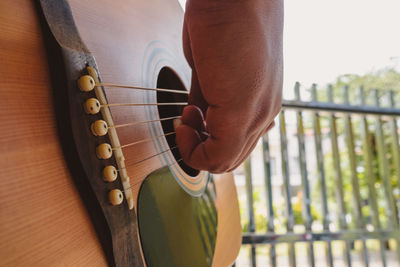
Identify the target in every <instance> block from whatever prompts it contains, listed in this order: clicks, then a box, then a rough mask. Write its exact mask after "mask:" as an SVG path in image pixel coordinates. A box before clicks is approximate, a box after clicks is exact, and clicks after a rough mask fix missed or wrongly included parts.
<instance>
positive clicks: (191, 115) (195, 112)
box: [181, 105, 206, 132]
mask: <svg viewBox="0 0 400 267" xmlns="http://www.w3.org/2000/svg"><path fill="white" fill-rule="evenodd" d="M181 120H182V123H183V124H186V125H188V126H190V127H192V128H193V129H195V130H197V131H198V132H204V131H205V130H206V127H205V124H204V116H203V112H202V111H201V110H200V108H198V107H196V106H194V105H189V106H186V107H185V108H184V109H183V112H182V117H181Z"/></svg>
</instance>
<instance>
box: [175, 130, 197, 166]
mask: <svg viewBox="0 0 400 267" xmlns="http://www.w3.org/2000/svg"><path fill="white" fill-rule="evenodd" d="M199 143H201V138H200V135H199V134H198V132H197V131H196V130H194V129H193V128H191V127H190V126H188V125H185V124H181V125H180V126H179V127H177V129H176V144H177V145H178V149H179V152H180V154H181V156H182V159H183V161H184V162H185V163H186V164H188V165H189V166H190V165H191V164H190V161H191V156H192V153H193V150H194V149H195V148H196V146H197V145H198V144H199Z"/></svg>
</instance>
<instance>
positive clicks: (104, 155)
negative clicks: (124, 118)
mask: <svg viewBox="0 0 400 267" xmlns="http://www.w3.org/2000/svg"><path fill="white" fill-rule="evenodd" d="M96 154H97V157H98V158H99V159H109V158H111V156H112V148H111V146H110V145H109V144H107V143H103V144H100V145H98V146H97V147H96Z"/></svg>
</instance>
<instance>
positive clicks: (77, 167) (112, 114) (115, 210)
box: [0, 0, 241, 267]
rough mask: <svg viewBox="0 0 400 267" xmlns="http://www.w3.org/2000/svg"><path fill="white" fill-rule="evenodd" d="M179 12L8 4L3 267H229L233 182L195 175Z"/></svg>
mask: <svg viewBox="0 0 400 267" xmlns="http://www.w3.org/2000/svg"><path fill="white" fill-rule="evenodd" d="M182 21H183V12H182V9H181V7H180V6H179V3H178V1H176V0H151V1H150V0H135V1H133V0H129V1H127V0H113V1H109V0H108V1H106V0H96V1H82V0H73V1H72V0H71V1H68V2H66V1H65V0H41V1H39V0H38V1H29V0H2V1H0V63H1V64H0V78H1V79H0V92H1V93H0V109H1V112H0V118H1V120H0V121H1V124H0V129H1V134H0V166H1V183H2V185H1V187H0V266H105V265H109V266H185V267H187V266H218V267H220V266H229V265H231V264H232V263H233V262H234V260H235V258H236V255H237V253H238V250H239V248H240V244H241V227H240V221H239V211H238V202H237V195H236V189H235V186H234V183H233V178H232V175H231V174H224V175H219V176H217V175H211V174H210V173H207V172H204V171H198V170H195V169H192V168H190V167H189V166H187V165H186V164H185V163H184V162H183V161H182V159H181V157H180V154H179V149H178V148H177V146H176V144H175V134H174V127H173V120H174V119H175V118H177V117H179V115H180V114H181V112H182V109H183V107H184V106H185V105H187V99H188V91H187V89H188V88H190V78H191V70H190V68H189V66H188V65H187V63H186V61H185V58H184V56H183V52H182V47H181V28H182Z"/></svg>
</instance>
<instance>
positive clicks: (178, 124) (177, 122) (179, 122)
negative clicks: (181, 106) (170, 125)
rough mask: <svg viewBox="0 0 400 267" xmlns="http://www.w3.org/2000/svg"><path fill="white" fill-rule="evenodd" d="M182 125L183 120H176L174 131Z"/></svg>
mask: <svg viewBox="0 0 400 267" xmlns="http://www.w3.org/2000/svg"><path fill="white" fill-rule="evenodd" d="M181 124H182V121H181V119H175V120H174V129H175V130H176V128H178V127H179V126H180V125H181Z"/></svg>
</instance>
